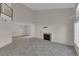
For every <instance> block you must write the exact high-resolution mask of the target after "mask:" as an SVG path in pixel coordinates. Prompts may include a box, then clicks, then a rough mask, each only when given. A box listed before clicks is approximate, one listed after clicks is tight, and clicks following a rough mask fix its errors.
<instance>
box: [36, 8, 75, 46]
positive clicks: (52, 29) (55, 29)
mask: <svg viewBox="0 0 79 59" xmlns="http://www.w3.org/2000/svg"><path fill="white" fill-rule="evenodd" d="M74 14H75V10H74V9H72V8H68V9H56V10H46V11H45V10H44V11H37V12H36V13H35V15H36V20H35V31H36V32H35V33H36V37H38V38H42V33H43V32H45V31H48V32H49V33H52V37H53V38H52V41H55V42H59V43H63V44H67V45H73V44H74ZM43 26H48V29H47V30H45V29H44V28H43Z"/></svg>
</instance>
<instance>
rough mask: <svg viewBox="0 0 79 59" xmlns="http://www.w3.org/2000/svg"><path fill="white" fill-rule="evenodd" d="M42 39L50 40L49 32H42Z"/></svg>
mask: <svg viewBox="0 0 79 59" xmlns="http://www.w3.org/2000/svg"><path fill="white" fill-rule="evenodd" d="M43 39H44V40H48V41H50V40H51V34H50V33H44V34H43Z"/></svg>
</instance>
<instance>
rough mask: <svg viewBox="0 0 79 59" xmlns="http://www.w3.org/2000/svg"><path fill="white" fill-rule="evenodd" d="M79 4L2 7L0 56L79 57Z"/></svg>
mask: <svg viewBox="0 0 79 59" xmlns="http://www.w3.org/2000/svg"><path fill="white" fill-rule="evenodd" d="M78 19H79V4H78V3H0V56H78V55H79V20H78Z"/></svg>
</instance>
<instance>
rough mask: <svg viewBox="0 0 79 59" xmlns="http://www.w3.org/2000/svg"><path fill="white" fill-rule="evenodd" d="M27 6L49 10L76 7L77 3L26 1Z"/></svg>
mask: <svg viewBox="0 0 79 59" xmlns="http://www.w3.org/2000/svg"><path fill="white" fill-rule="evenodd" d="M24 5H26V6H27V7H29V8H31V9H33V10H47V9H59V8H74V7H75V3H24Z"/></svg>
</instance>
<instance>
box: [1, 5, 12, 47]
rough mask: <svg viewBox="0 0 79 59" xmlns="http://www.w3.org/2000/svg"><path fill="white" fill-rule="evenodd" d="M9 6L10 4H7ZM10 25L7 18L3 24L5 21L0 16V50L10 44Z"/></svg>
mask: <svg viewBox="0 0 79 59" xmlns="http://www.w3.org/2000/svg"><path fill="white" fill-rule="evenodd" d="M9 6H11V4H9ZM11 25H12V24H11V21H10V19H9V18H7V21H6V22H5V19H4V18H2V17H1V16H0V48H1V47H3V46H5V45H7V44H10V43H11V42H12V35H11V32H12V26H11Z"/></svg>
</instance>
